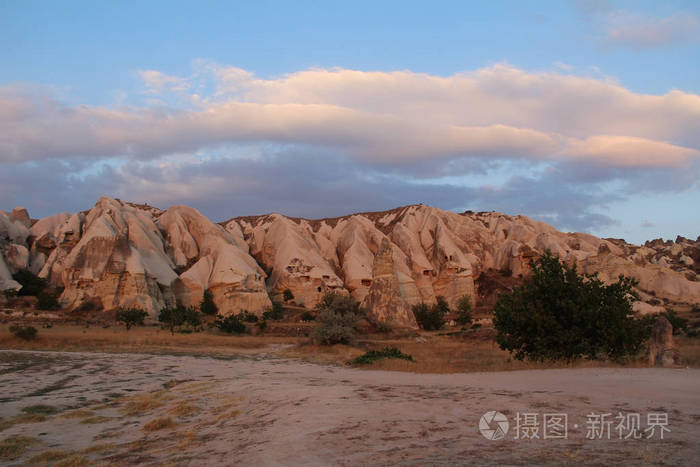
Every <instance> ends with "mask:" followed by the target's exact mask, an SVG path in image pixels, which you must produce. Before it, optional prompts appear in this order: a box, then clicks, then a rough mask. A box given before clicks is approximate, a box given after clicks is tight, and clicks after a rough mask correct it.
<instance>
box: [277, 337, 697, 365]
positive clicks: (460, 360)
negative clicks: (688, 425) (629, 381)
mask: <svg viewBox="0 0 700 467" xmlns="http://www.w3.org/2000/svg"><path fill="white" fill-rule="evenodd" d="M421 337H423V338H425V342H419V341H417V340H415V339H410V338H402V339H385V340H369V339H367V340H365V341H363V342H362V346H363V348H362V349H360V348H355V347H349V346H345V345H334V346H329V347H324V346H316V345H299V346H296V347H294V348H290V349H285V350H284V351H282V352H281V355H282V356H285V357H290V358H301V359H303V360H307V361H311V362H315V363H326V364H328V363H331V364H339V365H347V364H348V362H350V361H351V360H352V359H354V358H355V357H357V356H359V355H362V354H363V353H364V352H365V351H366V350H369V349H377V350H379V349H381V348H382V347H396V348H398V349H399V350H400V351H401V352H403V353H406V354H409V355H411V356H412V357H413V359H414V361H413V362H411V361H407V360H400V359H382V360H378V361H376V362H375V363H373V364H370V365H362V366H361V367H359V368H363V369H371V370H390V371H406V372H415V373H462V372H480V371H513V370H532V369H545V368H587V367H615V366H621V365H619V364H616V363H614V362H606V361H590V360H581V361H576V362H573V363H567V362H531V361H519V360H515V359H513V358H512V357H511V356H510V354H509V353H508V352H506V351H503V350H501V349H500V348H499V347H498V344H496V342H494V341H493V340H490V339H480V338H475V337H470V336H467V337H464V336H448V335H439V333H438V332H433V333H422V336H421ZM682 350H683V349H682ZM698 350H699V351H700V349H698ZM625 366H628V367H629V366H643V363H642V362H641V361H640V362H639V363H635V362H632V363H628V364H626V365H625Z"/></svg>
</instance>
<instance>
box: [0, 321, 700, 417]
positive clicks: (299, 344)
mask: <svg viewBox="0 0 700 467" xmlns="http://www.w3.org/2000/svg"><path fill="white" fill-rule="evenodd" d="M439 334H444V333H440V332H432V333H429V332H421V333H420V335H421V336H422V337H424V338H425V339H426V342H418V341H416V340H415V339H414V338H412V337H402V338H395V339H387V338H386V337H384V336H364V338H363V340H362V341H361V346H360V347H350V346H344V345H335V346H317V345H311V344H308V343H307V339H304V338H297V337H270V336H237V337H232V336H223V335H217V334H213V333H209V332H201V333H195V334H175V335H174V336H173V335H170V332H169V331H166V330H161V329H160V328H158V327H138V328H134V329H132V330H131V331H128V332H127V331H125V330H124V328H121V327H112V328H109V329H103V328H100V327H91V328H89V329H85V328H84V327H81V326H76V325H57V326H54V327H53V328H51V329H42V331H41V333H40V338H38V339H37V340H36V341H31V342H24V341H20V340H15V339H12V338H10V337H9V336H10V335H9V332H8V333H4V332H3V331H2V328H0V348H25V349H36V350H39V349H41V350H75V351H107V352H141V353H143V352H146V353H166V354H176V355H177V354H187V355H207V356H221V357H231V356H236V355H246V354H254V353H257V352H260V351H265V352H269V348H268V346H269V345H279V344H296V345H291V346H289V347H286V348H283V349H280V350H277V354H278V355H279V356H281V357H287V358H299V359H303V360H305V361H311V362H314V363H320V364H338V365H345V364H347V362H349V361H351V360H352V359H354V358H355V357H357V356H359V355H362V354H363V353H364V352H365V351H366V350H368V349H380V348H382V347H384V346H394V347H397V348H398V349H399V350H401V351H402V352H404V353H407V354H409V355H411V356H413V358H414V360H415V362H409V361H404V360H395V359H385V360H380V361H378V362H376V363H374V364H372V365H365V366H363V368H366V369H382V370H395V371H409V372H417V373H455V372H468V371H509V370H526V369H542V368H570V367H573V368H581V367H605V366H607V367H609V366H618V365H616V364H614V363H611V362H591V361H579V362H575V363H574V364H567V363H551V362H545V363H536V362H527V361H526V362H521V361H517V360H513V359H512V358H511V357H510V355H509V354H508V353H507V352H504V351H502V350H500V349H499V348H498V346H497V344H496V343H495V342H494V341H493V340H490V339H482V338H479V337H477V336H474V335H471V336H470V335H467V336H466V337H465V336H461V337H460V336H448V335H439ZM677 343H678V348H679V354H680V357H681V363H682V364H683V365H687V366H691V367H700V339H689V338H685V337H681V338H678V339H677ZM643 365H644V364H643V363H641V362H640V363H631V364H628V365H626V366H643ZM175 383H177V384H179V382H174V384H175ZM181 389H182V390H181V392H182V393H183V394H197V395H201V392H202V391H204V390H206V387H205V386H196V385H187V384H185V385H183V386H182V387H181ZM157 406H158V403H157V401H150V402H148V401H131V402H130V403H129V404H128V407H127V408H126V414H127V415H139V414H141V413H143V412H145V411H148V410H151V409H152V408H155V407H157ZM27 415H28V414H27ZM41 415H42V414H37V417H34V418H31V417H26V418H24V419H22V420H19V419H18V420H14V421H12V424H14V423H31V422H36V421H43V419H42V418H41ZM175 415H178V414H175ZM178 416H179V415H178ZM8 422H9V421H5V422H4V423H2V422H0V430H1V429H2V428H3V426H5V427H7V423H8Z"/></svg>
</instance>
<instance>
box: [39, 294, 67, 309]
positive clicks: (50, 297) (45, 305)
mask: <svg viewBox="0 0 700 467" xmlns="http://www.w3.org/2000/svg"><path fill="white" fill-rule="evenodd" d="M36 308H37V310H58V309H59V308H61V305H60V304H59V303H58V294H57V293H56V292H46V291H44V292H39V295H37V302H36Z"/></svg>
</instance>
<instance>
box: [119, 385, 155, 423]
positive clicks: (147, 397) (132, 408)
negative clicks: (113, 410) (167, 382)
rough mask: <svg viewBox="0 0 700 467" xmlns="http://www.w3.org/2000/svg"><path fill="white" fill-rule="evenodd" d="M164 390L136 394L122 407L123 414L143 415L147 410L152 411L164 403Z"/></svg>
mask: <svg viewBox="0 0 700 467" xmlns="http://www.w3.org/2000/svg"><path fill="white" fill-rule="evenodd" d="M162 396H163V391H156V392H153V393H148V394H143V395H140V396H136V397H134V398H133V399H131V400H129V401H127V402H126V404H124V406H123V407H122V408H121V413H122V415H127V416H132V417H133V416H137V415H143V414H145V413H146V412H150V411H151V410H153V409H157V408H158V407H161V406H162V405H163V402H162V400H163V397H162Z"/></svg>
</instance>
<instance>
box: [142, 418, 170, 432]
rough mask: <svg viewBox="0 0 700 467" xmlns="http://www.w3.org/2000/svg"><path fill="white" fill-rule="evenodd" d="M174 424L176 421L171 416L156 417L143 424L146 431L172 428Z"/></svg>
mask: <svg viewBox="0 0 700 467" xmlns="http://www.w3.org/2000/svg"><path fill="white" fill-rule="evenodd" d="M174 426H175V422H174V421H173V419H172V418H170V417H167V418H156V419H154V420H151V421H150V422H148V423H146V424H145V425H144V426H143V431H145V432H151V431H158V430H164V429H166V428H172V427H174Z"/></svg>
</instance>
